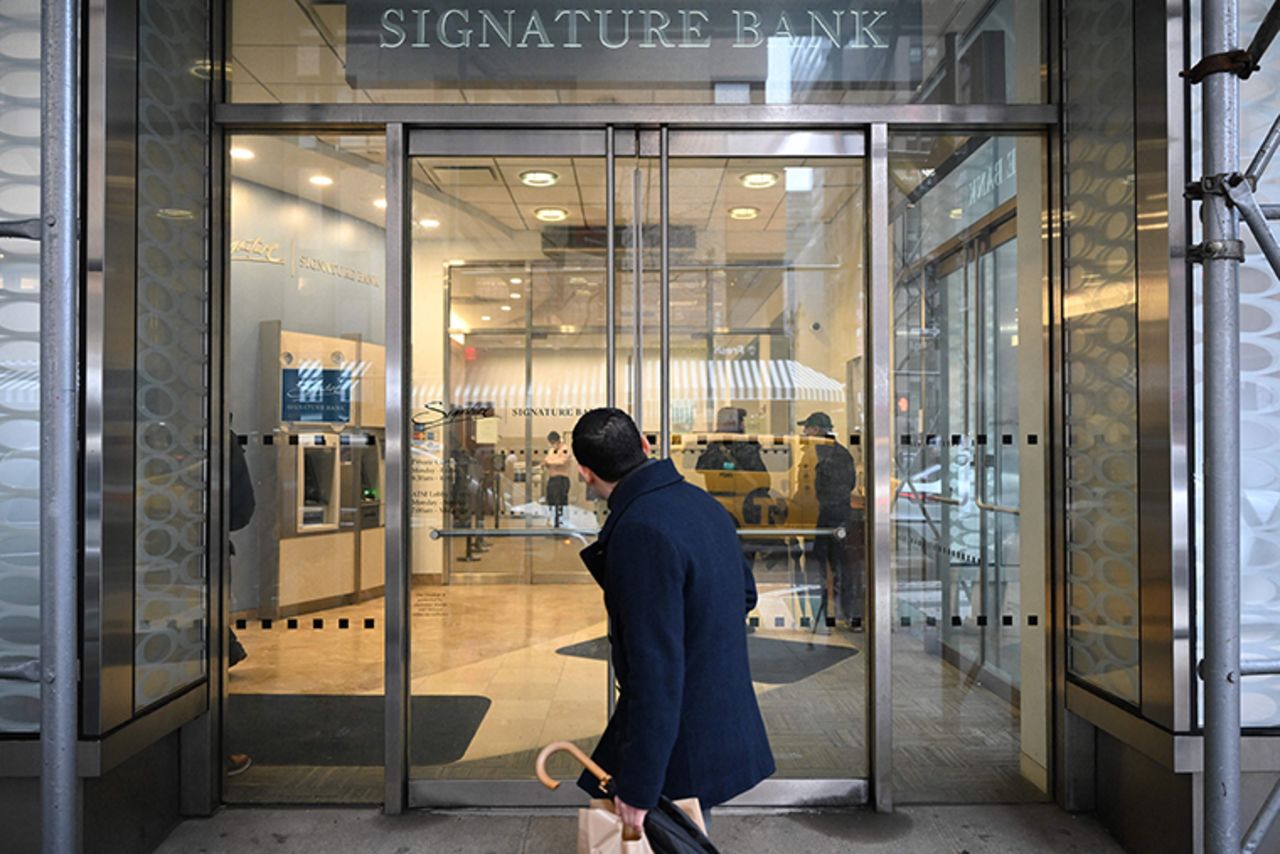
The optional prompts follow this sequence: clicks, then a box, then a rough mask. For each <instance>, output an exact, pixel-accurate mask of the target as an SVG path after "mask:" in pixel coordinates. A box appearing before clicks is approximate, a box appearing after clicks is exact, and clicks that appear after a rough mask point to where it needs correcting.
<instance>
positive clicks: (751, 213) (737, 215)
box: [729, 207, 760, 221]
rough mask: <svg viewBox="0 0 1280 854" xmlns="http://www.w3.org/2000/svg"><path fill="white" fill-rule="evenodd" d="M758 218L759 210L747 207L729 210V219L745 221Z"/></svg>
mask: <svg viewBox="0 0 1280 854" xmlns="http://www.w3.org/2000/svg"><path fill="white" fill-rule="evenodd" d="M758 216H760V209H759V208H749V207H740V208H729V219H736V220H744V221H745V220H749V219H755V218H756V217H758Z"/></svg>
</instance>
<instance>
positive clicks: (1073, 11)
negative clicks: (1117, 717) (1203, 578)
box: [1063, 0, 1140, 703]
mask: <svg viewBox="0 0 1280 854" xmlns="http://www.w3.org/2000/svg"><path fill="white" fill-rule="evenodd" d="M1132 20H1133V12H1132V6H1131V4H1130V3H1128V2H1108V0H1080V1H1079V2H1072V3H1068V4H1065V19H1064V21H1063V32H1064V36H1065V38H1066V69H1065V70H1066V84H1067V86H1066V88H1067V96H1066V134H1065V138H1066V156H1065V160H1066V163H1065V165H1066V170H1065V171H1066V174H1065V188H1064V192H1065V195H1066V207H1067V214H1066V229H1065V241H1066V256H1067V259H1066V277H1065V282H1064V290H1065V296H1064V316H1063V338H1064V343H1065V351H1066V352H1065V356H1064V359H1065V367H1064V374H1065V375H1064V382H1065V387H1066V421H1067V429H1066V445H1067V460H1066V471H1067V585H1068V594H1067V595H1068V602H1067V615H1068V621H1069V625H1068V649H1067V652H1068V667H1069V668H1070V671H1071V673H1072V674H1074V675H1075V676H1076V677H1078V678H1080V679H1082V680H1084V681H1086V682H1088V683H1090V684H1092V685H1094V686H1096V687H1097V688H1100V689H1101V690H1103V691H1106V692H1107V693H1109V694H1112V695H1114V696H1116V697H1119V698H1121V699H1124V700H1127V701H1129V702H1132V703H1137V702H1138V700H1139V693H1138V692H1139V685H1140V679H1139V642H1138V630H1139V609H1138V603H1139V597H1138V513H1137V502H1138V455H1137V451H1138V430H1137V426H1138V425H1137V421H1138V388H1137V379H1138V377H1137V279H1136V272H1137V264H1136V261H1137V251H1136V234H1137V231H1136V221H1135V216H1136V208H1135V199H1134V184H1135V172H1134V155H1135V136H1134V101H1133V87H1134V77H1133V25H1132Z"/></svg>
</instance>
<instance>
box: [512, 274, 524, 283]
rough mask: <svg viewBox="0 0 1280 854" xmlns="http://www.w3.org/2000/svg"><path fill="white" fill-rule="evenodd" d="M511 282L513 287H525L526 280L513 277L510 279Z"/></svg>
mask: <svg viewBox="0 0 1280 854" xmlns="http://www.w3.org/2000/svg"><path fill="white" fill-rule="evenodd" d="M510 282H511V284H513V285H523V284H524V279H522V278H520V277H519V276H512V277H511V279H510Z"/></svg>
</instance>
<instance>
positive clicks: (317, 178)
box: [311, 175, 333, 187]
mask: <svg viewBox="0 0 1280 854" xmlns="http://www.w3.org/2000/svg"><path fill="white" fill-rule="evenodd" d="M311 183H312V184H315V185H316V186H317V187H332V186H333V179H332V178H330V177H329V176H328V175H312V176H311Z"/></svg>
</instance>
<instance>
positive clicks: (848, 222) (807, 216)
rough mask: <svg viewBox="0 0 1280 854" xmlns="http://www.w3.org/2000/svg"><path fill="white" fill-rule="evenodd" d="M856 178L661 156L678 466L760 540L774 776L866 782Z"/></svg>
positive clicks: (755, 662) (759, 635)
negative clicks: (667, 194)
mask: <svg viewBox="0 0 1280 854" xmlns="http://www.w3.org/2000/svg"><path fill="white" fill-rule="evenodd" d="M656 172H657V167H656V163H655V165H654V173H655V183H656V180H657V179H656ZM864 176H865V169H864V165H863V161H861V160H853V159H847V160H806V159H803V158H793V159H760V160H746V159H733V160H726V159H723V158H715V159H712V158H707V159H691V158H689V159H673V160H672V161H671V175H670V182H671V225H670V235H671V247H672V249H671V299H670V306H671V424H672V435H671V456H672V458H673V459H674V460H675V462H676V464H677V467H678V468H679V469H680V471H681V473H682V474H683V475H684V476H685V478H686V479H687V480H688V481H689V482H690V483H693V484H695V485H698V486H701V487H703V488H705V489H706V490H707V491H708V492H710V493H711V494H712V495H714V496H715V497H716V499H717V500H718V501H719V502H720V503H721V504H722V505H723V506H724V507H725V509H726V510H728V511H729V513H730V514H731V515H732V516H733V517H734V521H735V522H736V523H737V524H738V526H739V528H740V529H742V530H748V529H750V530H751V531H752V532H753V535H752V536H750V537H747V538H744V539H743V553H744V555H745V557H746V559H747V561H748V562H749V563H750V564H751V566H752V568H753V571H754V573H755V578H756V583H757V586H758V589H759V593H760V604H759V606H758V608H757V609H756V610H755V611H754V612H752V614H750V615H749V617H748V628H747V630H748V631H749V632H750V633H751V634H750V638H749V640H748V652H749V655H750V657H751V665H752V674H753V678H754V680H755V684H756V690H757V693H758V696H759V700H760V706H761V712H762V713H763V715H764V719H765V724H766V727H767V728H768V732H769V738H770V741H771V742H772V745H773V751H774V756H775V758H776V760H777V764H778V776H779V777H827V778H850V777H862V776H866V775H867V773H868V760H867V752H866V741H865V731H866V715H867V712H866V708H867V700H866V650H867V644H866V634H865V633H864V626H865V624H866V622H865V619H866V614H865V596H864V590H865V584H866V566H865V545H864V543H865V533H864V532H865V517H864V509H863V508H864V504H863V498H862V496H863V487H862V483H861V478H860V474H861V472H862V470H863V469H862V447H861V437H862V429H863V419H864V405H863V404H864V398H863V374H864V367H863V341H864V334H863V332H864V318H865V302H864V300H865V260H864V259H865V221H864V211H865V208H864V205H863V198H864V193H865V181H864ZM652 196H653V198H654V201H655V203H656V201H657V193H656V192H654V193H653V194H652ZM654 214H655V215H654V216H653V217H652V220H651V221H652V222H654V223H655V225H656V224H657V223H658V218H657V216H656V211H654ZM647 221H649V220H647ZM652 245H653V246H657V245H658V235H657V234H656V233H655V235H654V240H653V241H652ZM658 261H659V259H658V256H657V253H656V252H654V253H652V261H646V264H647V265H649V266H651V268H652V269H656V268H657V265H658ZM656 286H657V285H656V283H655V288H656ZM647 303H656V299H654V295H653V294H650V296H649V299H648V300H647ZM653 314H654V317H653V318H652V320H651V319H650V318H649V316H648V313H647V312H646V316H645V322H646V324H647V325H648V324H652V325H651V326H649V330H651V332H650V333H649V334H652V335H653V336H654V337H655V338H656V337H657V311H656V308H655V310H654V312H653ZM653 362H654V365H653V368H654V370H653V371H652V374H653V376H652V377H649V376H648V374H649V373H650V372H649V371H646V384H645V396H646V403H645V412H646V415H645V421H646V424H648V425H651V426H652V427H656V426H657V424H658V416H659V414H660V413H659V412H658V411H657V408H658V402H659V400H660V398H659V380H658V374H657V359H656V357H655V358H654V359H653ZM651 412H652V413H653V414H652V415H650V414H649V413H651ZM837 528H843V529H844V531H845V532H846V533H847V538H846V539H844V540H841V539H839V538H837V537H836V536H834V535H832V534H830V533H825V532H829V531H832V530H834V529H837ZM778 529H799V530H801V531H806V532H812V533H802V534H800V535H792V534H773V533H771V531H773V530H778Z"/></svg>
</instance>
